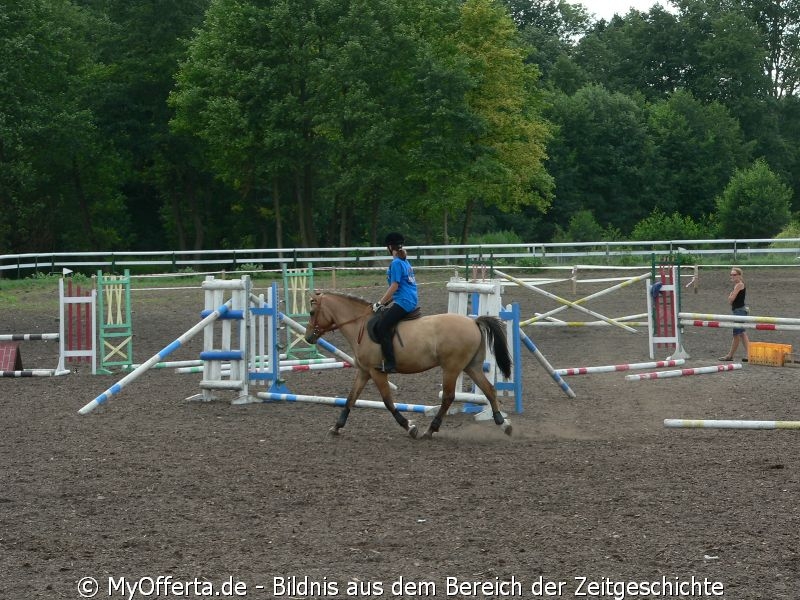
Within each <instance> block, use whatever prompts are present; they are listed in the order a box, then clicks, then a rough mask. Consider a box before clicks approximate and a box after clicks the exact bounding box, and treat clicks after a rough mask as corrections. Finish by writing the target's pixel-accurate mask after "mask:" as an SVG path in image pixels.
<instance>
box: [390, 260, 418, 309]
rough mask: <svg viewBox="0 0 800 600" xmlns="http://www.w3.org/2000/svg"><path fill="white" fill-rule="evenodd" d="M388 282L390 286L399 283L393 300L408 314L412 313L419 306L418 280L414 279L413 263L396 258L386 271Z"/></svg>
mask: <svg viewBox="0 0 800 600" xmlns="http://www.w3.org/2000/svg"><path fill="white" fill-rule="evenodd" d="M386 281H387V282H388V283H389V285H391V284H393V283H394V282H397V284H398V288H397V290H396V291H395V293H394V296H393V297H392V299H393V300H394V301H395V302H396V303H397V304H399V305H400V306H401V307H402V308H403V310H405V311H406V312H411V311H412V310H414V309H415V308H417V305H418V304H419V296H417V280H416V279H415V278H414V269H413V268H412V267H411V263H409V262H408V261H407V260H403V259H402V258H399V257H397V256H395V257H394V258H393V259H392V262H391V264H390V265H389V270H388V271H386Z"/></svg>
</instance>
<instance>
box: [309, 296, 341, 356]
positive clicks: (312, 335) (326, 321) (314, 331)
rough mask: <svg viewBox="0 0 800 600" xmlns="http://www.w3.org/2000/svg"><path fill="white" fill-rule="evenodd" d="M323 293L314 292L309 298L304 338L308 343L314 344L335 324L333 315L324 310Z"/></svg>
mask: <svg viewBox="0 0 800 600" xmlns="http://www.w3.org/2000/svg"><path fill="white" fill-rule="evenodd" d="M324 297H325V294H323V293H322V292H315V293H314V294H313V295H312V296H311V299H310V300H309V306H311V310H310V311H309V313H308V316H309V319H308V325H306V332H305V336H304V337H305V340H306V342H308V343H309V344H316V343H317V340H318V339H319V338H321V337H322V336H323V335H325V333H326V332H328V331H330V330H331V329H334V328H335V327H336V324H335V323H334V322H333V317H331V316H330V314H328V313H327V312H326V311H325V308H324V306H323V303H322V299H323V298H324Z"/></svg>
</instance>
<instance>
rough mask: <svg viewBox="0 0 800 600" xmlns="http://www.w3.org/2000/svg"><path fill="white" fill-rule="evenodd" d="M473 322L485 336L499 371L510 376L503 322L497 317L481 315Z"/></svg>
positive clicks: (509, 360)
mask: <svg viewBox="0 0 800 600" xmlns="http://www.w3.org/2000/svg"><path fill="white" fill-rule="evenodd" d="M475 323H477V325H478V327H479V328H480V330H481V331H482V332H483V334H484V335H485V336H486V341H487V342H489V347H490V348H491V349H492V353H493V354H494V358H495V360H496V361H497V367H498V368H499V369H500V372H501V373H502V374H503V375H504V376H505V378H506V379H508V378H510V377H511V354H510V353H509V352H508V338H507V337H506V330H505V328H504V327H503V322H502V321H501V320H500V319H498V318H497V317H487V316H483V317H478V318H477V319H475Z"/></svg>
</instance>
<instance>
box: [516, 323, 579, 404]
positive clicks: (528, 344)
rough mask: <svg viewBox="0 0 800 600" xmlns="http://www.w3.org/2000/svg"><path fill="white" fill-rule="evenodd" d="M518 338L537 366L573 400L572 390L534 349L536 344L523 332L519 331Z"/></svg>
mask: <svg viewBox="0 0 800 600" xmlns="http://www.w3.org/2000/svg"><path fill="white" fill-rule="evenodd" d="M519 337H520V339H521V340H522V343H523V344H525V347H526V348H527V349H528V350H530V351H531V353H533V355H534V356H535V357H536V360H538V361H539V364H541V365H542V366H543V367H544V369H545V371H547V372H548V373H549V374H550V377H552V378H553V381H555V382H556V383H557V384H558V387H560V388H561V389H562V390H563V391H564V393H565V394H566V395H567V396H569V397H570V398H575V392H573V391H572V388H571V387H569V385H567V382H566V381H564V379H563V378H562V377H561V375H559V374H558V373H556V370H555V369H554V368H553V365H551V364H550V363H549V362H548V360H547V359H546V358H545V357H544V354H542V353H541V352H540V351H539V349H538V348H537V347H536V344H534V343H533V340H531V338H529V337H528V336H527V335H526V334H525V332H524V331H522V330H521V329H520V330H519Z"/></svg>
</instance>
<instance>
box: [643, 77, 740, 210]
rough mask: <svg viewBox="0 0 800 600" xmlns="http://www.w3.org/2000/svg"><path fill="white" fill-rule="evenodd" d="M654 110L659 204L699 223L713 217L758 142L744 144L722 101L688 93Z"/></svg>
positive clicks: (652, 126) (655, 183) (655, 182)
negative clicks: (705, 100)
mask: <svg viewBox="0 0 800 600" xmlns="http://www.w3.org/2000/svg"><path fill="white" fill-rule="evenodd" d="M649 112H650V115H649V120H648V127H649V130H650V133H651V135H652V138H653V143H654V146H655V161H654V167H653V177H652V182H653V183H652V184H653V186H654V188H655V189H656V190H657V192H658V198H657V201H656V202H657V206H658V207H659V208H660V209H661V211H662V212H663V213H672V212H678V213H680V214H681V215H685V216H687V217H691V218H693V219H696V220H700V219H702V218H703V217H704V216H707V215H710V214H711V213H713V212H714V210H715V205H714V201H715V198H716V197H717V196H718V195H719V194H720V192H721V191H722V190H723V189H724V187H725V185H726V184H727V183H728V181H729V180H730V178H731V175H732V174H733V172H734V170H735V169H736V168H737V167H741V166H743V165H744V164H746V161H747V160H748V159H749V150H750V148H751V147H752V144H748V143H746V142H745V141H744V136H743V134H742V131H741V128H740V127H739V122H738V121H737V120H736V119H734V118H733V117H732V116H731V114H730V112H729V111H728V109H726V108H725V107H724V106H722V105H721V104H720V103H718V102H711V103H708V104H703V103H701V102H699V101H698V100H697V99H696V98H694V97H693V96H692V94H691V93H690V92H688V91H682V90H681V91H677V92H675V93H674V94H672V95H671V96H670V97H669V98H668V99H666V100H662V101H659V102H657V103H655V104H654V105H652V106H651V107H650V111H649Z"/></svg>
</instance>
